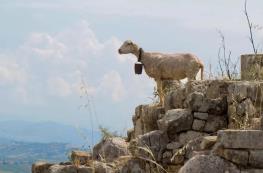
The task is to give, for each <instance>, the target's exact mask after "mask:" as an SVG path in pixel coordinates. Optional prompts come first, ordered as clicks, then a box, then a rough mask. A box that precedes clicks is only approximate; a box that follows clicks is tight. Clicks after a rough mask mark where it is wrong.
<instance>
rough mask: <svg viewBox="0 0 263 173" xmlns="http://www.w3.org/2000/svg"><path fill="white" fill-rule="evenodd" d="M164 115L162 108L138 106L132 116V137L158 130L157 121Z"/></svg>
mask: <svg viewBox="0 0 263 173" xmlns="http://www.w3.org/2000/svg"><path fill="white" fill-rule="evenodd" d="M160 114H164V108H162V107H159V106H156V105H140V106H138V107H136V109H135V115H134V116H133V118H132V120H133V125H134V137H137V136H138V135H142V134H145V133H147V132H150V131H153V130H158V125H157V120H158V119H159V117H160Z"/></svg>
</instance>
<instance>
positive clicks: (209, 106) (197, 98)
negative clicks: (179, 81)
mask: <svg viewBox="0 0 263 173" xmlns="http://www.w3.org/2000/svg"><path fill="white" fill-rule="evenodd" d="M186 102H187V105H188V107H189V108H190V109H191V110H192V111H194V112H204V113H209V114H215V115H222V114H225V113H226V112H227V99H226V97H224V98H216V99H209V98H206V97H205V95H204V94H203V93H200V92H193V93H191V94H190V95H189V96H188V97H187V100H186Z"/></svg>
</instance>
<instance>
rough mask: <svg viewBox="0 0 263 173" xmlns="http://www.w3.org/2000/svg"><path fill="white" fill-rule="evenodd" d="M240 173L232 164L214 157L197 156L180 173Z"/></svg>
mask: <svg viewBox="0 0 263 173" xmlns="http://www.w3.org/2000/svg"><path fill="white" fill-rule="evenodd" d="M226 172H229V173H240V171H239V169H238V168H237V167H236V166H235V165H233V164H231V163H230V162H227V161H225V160H224V159H221V158H220V157H218V156H213V155H197V156H195V157H193V158H191V159H190V160H189V161H188V162H186V163H185V165H184V166H183V167H182V168H181V169H180V171H179V173H226Z"/></svg>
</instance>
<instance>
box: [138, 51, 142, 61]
mask: <svg viewBox="0 0 263 173" xmlns="http://www.w3.org/2000/svg"><path fill="white" fill-rule="evenodd" d="M142 53H143V49H142V48H140V49H139V57H138V62H141V60H142Z"/></svg>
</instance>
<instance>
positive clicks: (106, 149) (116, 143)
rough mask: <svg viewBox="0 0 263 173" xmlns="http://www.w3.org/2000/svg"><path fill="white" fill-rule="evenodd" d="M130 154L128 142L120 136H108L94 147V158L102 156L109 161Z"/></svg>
mask: <svg viewBox="0 0 263 173" xmlns="http://www.w3.org/2000/svg"><path fill="white" fill-rule="evenodd" d="M125 155H129V151H128V143H127V142H126V141H125V140H124V139H122V138H119V137H114V138H106V139H104V140H102V141H101V142H100V143H98V144H97V145H95V146H94V148H93V158H94V159H98V160H100V159H101V157H103V159H105V160H106V161H108V162H111V161H113V160H114V159H116V158H118V157H120V156H125Z"/></svg>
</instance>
